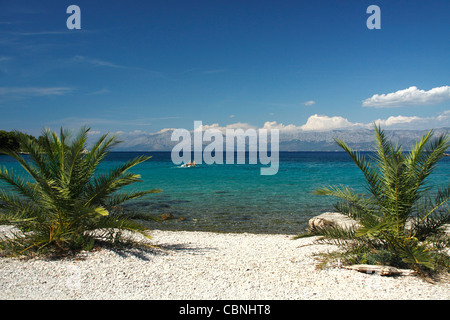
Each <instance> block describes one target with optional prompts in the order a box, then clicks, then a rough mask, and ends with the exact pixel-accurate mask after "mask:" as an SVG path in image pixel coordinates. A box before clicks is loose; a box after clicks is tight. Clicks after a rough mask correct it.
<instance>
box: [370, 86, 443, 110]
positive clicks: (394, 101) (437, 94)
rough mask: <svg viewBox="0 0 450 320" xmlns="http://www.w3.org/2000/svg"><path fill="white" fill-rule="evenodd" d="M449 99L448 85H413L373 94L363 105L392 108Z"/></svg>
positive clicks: (435, 102)
mask: <svg viewBox="0 0 450 320" xmlns="http://www.w3.org/2000/svg"><path fill="white" fill-rule="evenodd" d="M446 100H450V86H442V87H437V88H433V89H431V90H429V91H425V90H420V89H418V88H417V87H415V86H412V87H409V88H408V89H404V90H398V91H396V92H391V93H388V94H375V95H373V96H372V97H370V98H368V99H366V100H364V101H363V103H362V105H363V107H374V108H392V107H401V106H417V105H430V104H437V103H440V102H443V101H446Z"/></svg>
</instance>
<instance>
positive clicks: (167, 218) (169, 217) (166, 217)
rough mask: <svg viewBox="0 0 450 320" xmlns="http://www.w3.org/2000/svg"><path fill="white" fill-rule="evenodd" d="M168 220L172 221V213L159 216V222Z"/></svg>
mask: <svg viewBox="0 0 450 320" xmlns="http://www.w3.org/2000/svg"><path fill="white" fill-rule="evenodd" d="M169 219H174V216H173V214H172V213H170V212H165V213H163V214H162V215H161V220H169Z"/></svg>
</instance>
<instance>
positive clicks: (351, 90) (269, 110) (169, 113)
mask: <svg viewBox="0 0 450 320" xmlns="http://www.w3.org/2000/svg"><path fill="white" fill-rule="evenodd" d="M72 4H75V5H78V6H79V7H80V9H81V30H69V29H68V28H67V27H66V20H67V18H68V17H69V16H70V14H67V13H66V9H67V7H68V6H69V5H72ZM372 4H375V5H378V6H379V7H380V9H381V29H379V30H376V29H374V30H369V29H368V28H367V27H366V20H367V19H368V18H369V16H370V14H367V13H366V9H367V7H368V6H369V5H372ZM449 12H450V2H449V1H448V0H442V1H436V0H431V1H378V0H370V1H362V0H358V1H337V0H335V1H262V0H259V1H253V0H245V1H244V0H239V1H238V0H227V1H225V0H223V1H219V0H214V1H213V0H209V1H192V0H184V1H171V0H164V1H135V0H129V1H116V0H108V1H97V0H96V1H81V0H71V1H62V0H58V1H56V0H54V1H29V0H27V1H26V0H0V112H1V116H0V129H1V130H12V129H17V130H22V131H26V132H28V133H30V134H35V135H36V134H39V133H40V131H41V129H42V128H44V127H50V128H53V129H58V128H59V127H60V126H63V127H66V128H72V129H76V128H78V127H79V126H80V125H83V124H87V125H88V126H90V127H91V128H92V131H93V133H104V132H108V131H109V132H117V131H122V132H132V131H135V130H139V131H140V132H157V131H159V130H162V129H164V128H187V129H192V128H193V122H194V120H201V121H202V122H203V124H205V125H213V124H217V126H220V127H225V126H227V125H234V124H236V123H241V124H242V125H243V126H244V127H245V126H255V127H263V126H264V125H266V127H267V126H269V127H273V128H297V129H301V130H319V129H320V130H327V129H335V128H352V127H358V126H362V127H364V126H367V125H369V124H371V123H373V122H374V121H378V123H380V124H381V125H383V126H385V127H387V128H391V127H392V128H394V127H401V128H422V127H443V126H450V87H449V86H450V58H449V57H450V55H449V53H450V41H449V34H450V19H449V18H448V16H449ZM375 95H377V96H375Z"/></svg>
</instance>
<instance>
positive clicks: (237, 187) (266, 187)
mask: <svg viewBox="0 0 450 320" xmlns="http://www.w3.org/2000/svg"><path fill="white" fill-rule="evenodd" d="M141 154H146V155H152V156H153V157H152V158H151V159H150V160H149V161H147V162H145V163H142V164H140V165H139V166H137V167H134V168H133V169H132V172H133V173H139V174H141V176H142V180H143V182H141V183H139V184H135V185H134V186H133V189H142V190H144V189H153V188H158V189H162V190H163V192H161V193H158V194H150V195H148V196H146V197H145V198H141V199H139V200H135V201H132V202H128V203H127V204H126V205H125V206H124V207H125V210H133V211H135V212H140V213H144V214H148V215H151V216H156V217H159V216H160V215H161V214H163V213H167V212H170V213H171V214H172V215H173V216H174V217H176V218H177V219H172V220H166V221H163V222H160V223H158V222H149V226H150V227H152V228H155V229H166V230H208V231H223V232H254V233H287V234H296V233H299V232H302V231H303V230H304V229H305V227H306V225H307V222H308V219H310V218H311V217H313V216H315V215H318V214H320V213H322V212H325V211H329V210H333V205H334V203H335V199H333V198H329V197H324V196H318V195H313V194H312V192H313V191H314V190H315V189H317V188H319V187H321V186H327V185H339V184H342V185H348V186H351V187H353V188H354V189H357V190H360V191H363V186H362V185H363V182H364V180H363V176H362V174H361V172H360V171H359V169H358V168H357V167H356V166H355V164H354V163H353V162H352V161H351V159H350V158H349V157H348V155H347V154H346V153H344V152H280V166H279V171H278V173H277V174H276V175H272V176H262V175H260V168H261V165H259V164H258V165H250V164H243V165H237V164H234V165H230V164H222V165H219V164H213V165H206V164H203V165H201V166H198V167H196V168H180V167H179V166H176V165H174V164H173V163H172V161H171V157H170V152H148V153H142V152H113V153H111V154H110V155H109V156H108V157H107V159H106V160H105V161H104V162H103V163H102V164H101V166H100V168H99V169H100V172H101V171H104V170H109V169H111V168H113V167H116V166H117V165H119V164H120V163H123V162H125V161H127V160H130V159H132V158H134V157H136V156H138V155H141ZM247 163H248V162H247ZM0 165H4V166H6V167H8V168H9V167H13V168H14V167H18V165H17V164H16V163H15V162H14V161H13V160H12V159H10V158H9V157H6V156H0ZM449 178H450V157H446V158H444V159H443V160H441V162H440V163H439V166H438V167H437V169H436V171H435V172H434V173H433V175H432V177H431V179H430V183H432V184H434V185H447V184H448V183H449ZM180 217H182V218H184V220H180V219H179V218H180Z"/></svg>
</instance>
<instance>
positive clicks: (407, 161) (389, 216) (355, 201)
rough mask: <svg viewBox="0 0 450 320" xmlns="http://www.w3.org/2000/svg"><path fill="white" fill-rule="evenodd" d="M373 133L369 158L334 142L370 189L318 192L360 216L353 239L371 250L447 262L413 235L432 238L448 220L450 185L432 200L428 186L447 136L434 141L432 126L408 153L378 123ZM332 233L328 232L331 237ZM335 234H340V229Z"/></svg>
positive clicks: (427, 263)
mask: <svg viewBox="0 0 450 320" xmlns="http://www.w3.org/2000/svg"><path fill="white" fill-rule="evenodd" d="M374 131H375V147H376V150H375V153H374V155H373V157H371V159H370V160H369V159H367V158H366V157H364V156H362V155H361V154H360V153H358V152H355V151H353V150H352V149H351V148H350V147H349V146H348V145H347V144H346V143H345V142H343V141H341V140H338V139H337V140H336V143H337V144H338V145H339V146H340V147H341V148H342V149H343V150H344V151H346V152H347V154H348V155H349V156H350V157H351V159H352V160H353V161H354V163H355V164H356V165H357V166H358V168H359V169H360V170H361V172H362V173H363V175H364V177H365V183H366V189H367V190H368V192H369V193H368V194H357V193H355V192H353V191H352V190H351V189H350V188H348V187H342V186H341V187H333V186H332V187H326V188H321V189H319V190H317V191H316V194H321V195H328V196H333V197H336V198H338V199H339V201H338V204H337V205H336V208H337V209H338V211H339V212H342V213H344V214H346V215H348V216H350V217H352V218H354V219H356V220H358V222H359V223H360V225H361V227H360V228H359V229H357V230H355V232H354V234H353V242H355V243H359V244H364V245H366V249H367V250H366V251H367V252H369V251H371V250H372V251H373V250H375V248H376V247H377V246H378V248H377V249H376V250H380V247H379V246H380V245H381V246H382V250H384V251H385V250H388V251H389V252H391V253H390V255H392V256H393V257H394V260H393V261H397V262H398V261H403V263H407V264H409V265H411V266H412V267H417V266H423V267H426V268H429V269H433V268H434V266H435V265H436V263H438V261H448V260H449V259H448V257H447V258H442V254H444V255H446V254H445V253H444V252H441V253H440V255H436V254H434V253H433V254H432V253H431V251H430V247H429V245H427V244H419V242H418V240H417V239H416V238H415V237H416V236H420V237H421V239H423V240H424V239H431V238H433V237H432V235H433V234H436V233H438V229H439V228H440V227H441V226H442V225H443V224H444V223H448V222H450V209H449V207H448V202H449V200H450V185H448V186H446V187H444V188H443V189H441V190H438V191H436V192H435V197H434V199H431V198H430V197H429V196H428V192H429V191H430V187H429V186H428V184H427V178H428V177H429V176H430V174H431V173H432V172H433V170H434V169H435V168H436V166H437V164H438V162H439V160H440V159H441V158H442V157H443V155H444V153H445V151H446V150H447V149H448V148H449V147H450V139H449V136H448V135H447V134H444V135H440V136H439V137H438V138H436V139H433V135H434V132H433V130H430V131H429V132H427V133H426V134H425V135H424V136H423V137H422V139H421V140H420V141H418V142H417V143H416V144H415V145H414V147H413V148H412V149H411V151H410V152H408V153H406V152H404V151H403V150H402V147H401V146H398V145H394V144H393V143H392V142H390V141H389V140H388V138H387V135H386V133H385V132H384V131H383V130H381V128H380V127H378V126H374ZM408 219H410V220H411V221H413V227H412V229H411V231H410V232H409V234H408V232H407V231H406V230H405V226H406V223H407V221H408ZM333 232H334V231H332V232H329V231H327V232H325V233H326V234H327V235H328V236H330V237H332V236H333ZM322 233H324V232H322ZM334 233H335V232H334ZM335 236H336V237H337V238H341V236H340V235H339V233H335ZM434 238H436V239H438V238H439V237H434ZM427 241H428V240H427ZM344 244H347V245H348V244H349V242H348V241H346V242H344ZM374 244H376V246H375V245H374ZM438 247H442V246H438ZM360 249H361V246H360V247H359V249H358V250H360ZM352 250H353V249H352ZM349 252H350V251H349ZM352 252H353V253H354V251H352ZM367 254H369V253H367ZM364 255H365V254H364ZM369 255H371V256H377V254H376V253H373V254H372V253H370V254H369ZM352 259H353V258H352Z"/></svg>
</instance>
